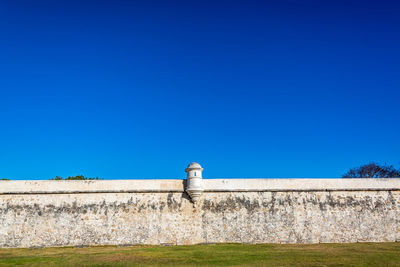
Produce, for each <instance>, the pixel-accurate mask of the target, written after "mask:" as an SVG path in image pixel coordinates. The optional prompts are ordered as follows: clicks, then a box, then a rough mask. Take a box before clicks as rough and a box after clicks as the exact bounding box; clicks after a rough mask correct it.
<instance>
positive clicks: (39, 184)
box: [0, 178, 400, 195]
mask: <svg viewBox="0 0 400 267" xmlns="http://www.w3.org/2000/svg"><path fill="white" fill-rule="evenodd" d="M185 187H186V180H162V179H160V180H156V179H155V180H96V181H0V194H3V195H4V194H71V193H134V192H137V193H140V192H144V193H145V192H155V193H156V192H184V191H185ZM203 189H204V192H262V191H362V190H371V191H376V190H400V178H390V179H382V178H380V179H365V178H363V179H308V178H301V179H236V178H235V179H204V180H203Z"/></svg>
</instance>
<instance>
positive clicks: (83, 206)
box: [0, 182, 400, 247]
mask: <svg viewBox="0 0 400 267" xmlns="http://www.w3.org/2000/svg"><path fill="white" fill-rule="evenodd" d="M180 183H182V182H180ZM0 186H1V184H0ZM385 241H400V190H398V189H396V188H395V189H387V190H376V191H374V190H371V189H369V190H309V191H290V190H285V191H283V190H282V191H279V190H278V191H269V190H268V189H265V190H257V191H251V190H249V191H243V192H240V191H229V190H227V191H221V192H213V191H204V193H203V194H202V195H201V197H200V198H199V200H198V202H197V203H196V205H194V204H193V203H192V202H191V200H190V198H189V196H188V195H187V194H186V193H185V192H184V191H183V190H182V191H181V192H180V191H179V190H175V189H174V190H171V192H168V190H166V191H164V192H163V191H162V190H160V191H159V192H151V191H149V192H140V191H138V192H111V191H110V192H102V193H96V192H86V193H85V192H76V193H62V192H61V193H60V192H58V193H43V192H42V193H32V192H30V193H18V192H17V193H15V192H14V193H12V192H11V193H9V194H7V193H5V192H2V194H0V247H48V246H87V245H135V244H154V245H158V244H176V245H183V244H198V243H225V242H238V243H319V242H321V243H326V242H327V243H331V242H334V243H342V242H385Z"/></svg>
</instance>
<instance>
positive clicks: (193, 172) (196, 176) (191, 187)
mask: <svg viewBox="0 0 400 267" xmlns="http://www.w3.org/2000/svg"><path fill="white" fill-rule="evenodd" d="M185 172H186V173H187V186H186V192H187V193H188V195H189V196H190V198H191V199H192V201H193V203H194V204H196V202H197V200H198V199H199V197H200V195H201V193H203V177H202V172H203V168H202V167H201V166H200V164H198V163H196V162H192V163H190V164H189V166H188V167H187V168H186V170H185Z"/></svg>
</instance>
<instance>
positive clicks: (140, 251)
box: [0, 242, 400, 266]
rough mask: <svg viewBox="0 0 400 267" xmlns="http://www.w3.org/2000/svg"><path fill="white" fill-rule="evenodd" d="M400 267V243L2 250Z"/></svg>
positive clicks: (144, 261) (52, 255) (151, 261)
mask: <svg viewBox="0 0 400 267" xmlns="http://www.w3.org/2000/svg"><path fill="white" fill-rule="evenodd" d="M17 265H18V266H21V265H22V266H24V265H25V266H49V265H50V266H160V265H162V266H164V265H170V266H400V242H397V243H357V244H312V245H277V244H265V245H242V244H217V245H195V246H167V247H160V246H132V247H115V246H99V247H85V248H72V247H63V248H40V249H15V248H12V249H0V266H17Z"/></svg>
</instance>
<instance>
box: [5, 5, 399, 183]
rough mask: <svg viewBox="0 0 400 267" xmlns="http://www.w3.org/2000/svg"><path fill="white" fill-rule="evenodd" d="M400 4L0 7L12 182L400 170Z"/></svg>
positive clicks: (8, 163)
mask: <svg viewBox="0 0 400 267" xmlns="http://www.w3.org/2000/svg"><path fill="white" fill-rule="evenodd" d="M399 14H400V3H399V2H398V1H374V2H368V1H160V2H156V1H11V0H10V1H1V2H0V178H2V177H4V178H11V179H49V178H51V177H54V176H56V175H58V176H68V175H77V174H83V175H85V176H98V177H103V178H105V179H118V178H122V179H125V178H183V177H185V173H184V169H185V167H186V165H187V164H189V163H190V162H191V161H197V162H199V163H200V164H202V165H203V167H204V168H205V171H204V176H205V177H209V178H222V177H224V178H225V177H232V178H234V177H236V178H238V177H243V178H244V177H339V176H340V175H341V174H342V173H344V172H345V171H347V169H348V168H350V167H355V166H358V165H360V164H364V163H368V162H370V161H377V162H381V163H384V162H386V163H388V164H393V165H395V166H396V167H399V166H400V157H399V155H400V135H399V132H400V123H399V122H400V108H399V100H400V75H399V74H400V48H399V47H400V34H399V29H400V15H399Z"/></svg>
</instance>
